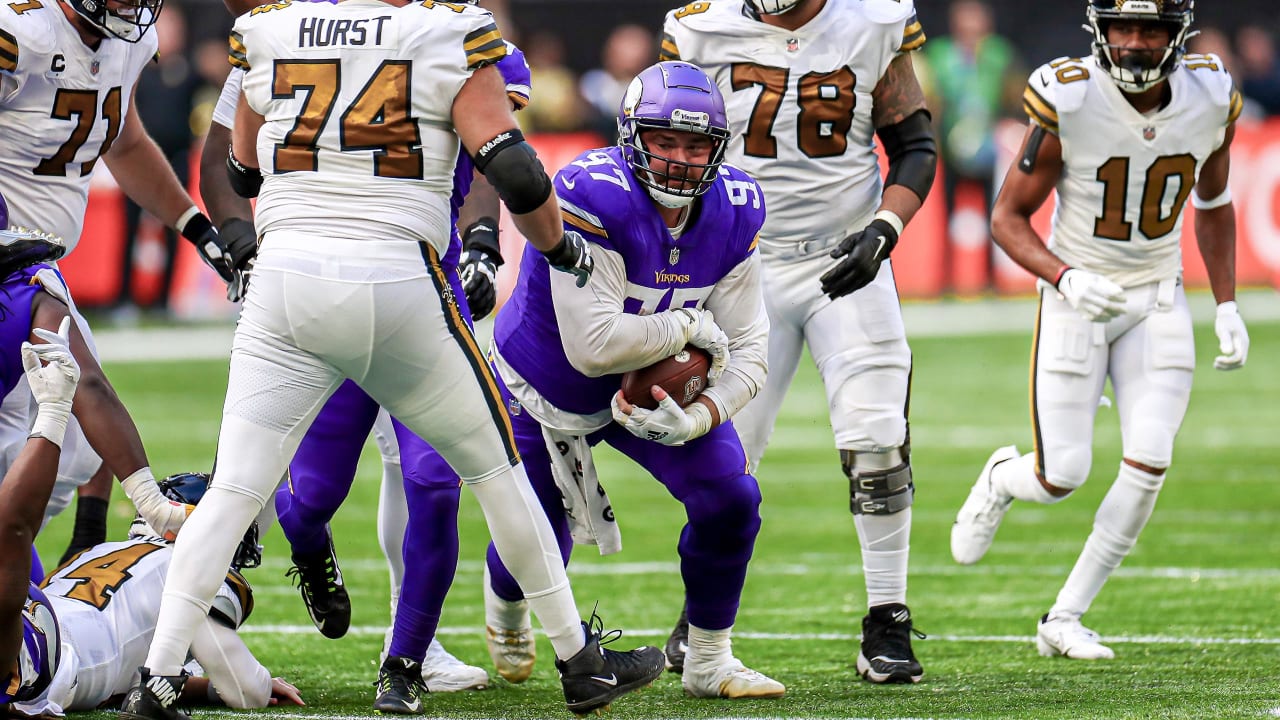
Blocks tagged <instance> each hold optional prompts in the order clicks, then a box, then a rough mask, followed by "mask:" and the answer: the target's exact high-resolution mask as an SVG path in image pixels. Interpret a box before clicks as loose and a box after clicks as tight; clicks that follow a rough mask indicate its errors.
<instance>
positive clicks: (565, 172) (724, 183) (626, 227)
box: [494, 147, 764, 415]
mask: <svg viewBox="0 0 1280 720" xmlns="http://www.w3.org/2000/svg"><path fill="white" fill-rule="evenodd" d="M555 188H556V193H557V194H558V196H559V197H560V206H561V214H562V216H563V217H564V220H565V229H569V230H577V231H578V232H581V233H582V234H583V236H584V237H586V238H587V239H588V240H590V241H591V242H593V243H595V244H596V245H598V246H599V247H600V248H602V249H604V250H608V251H612V252H615V253H618V254H619V255H621V256H622V259H623V263H624V265H625V267H626V274H627V288H626V298H625V300H624V301H623V307H622V311H623V312H625V313H629V314H633V315H648V314H652V313H658V312H664V311H666V310H671V309H674V308H678V307H702V306H703V304H704V303H705V302H706V300H707V298H708V297H709V296H710V295H711V293H712V291H713V290H714V289H715V286H716V283H717V282H719V281H720V280H721V279H723V278H724V277H725V276H726V275H728V274H729V273H730V272H731V271H732V270H733V269H734V268H736V267H737V266H738V265H739V264H740V263H741V262H742V261H743V260H745V259H746V258H747V257H748V256H750V255H751V253H753V252H755V243H756V236H757V234H758V233H759V231H760V226H761V225H762V224H763V222H764V202H763V195H762V194H761V193H760V188H759V186H757V185H756V184H755V182H754V181H752V180H751V179H750V178H748V177H747V176H746V175H745V174H744V173H742V172H741V171H738V170H736V169H733V168H725V169H723V170H721V173H720V178H719V180H718V181H717V182H716V184H715V185H713V186H712V188H711V189H710V190H709V191H708V192H707V193H706V194H705V195H703V196H702V197H701V198H700V199H699V200H698V202H697V203H696V205H695V206H694V207H695V211H694V212H695V216H694V217H693V218H692V220H691V221H690V222H689V224H687V225H686V227H685V231H684V233H683V234H682V235H681V236H680V238H679V239H678V240H677V239H674V238H672V237H671V233H670V232H669V231H668V230H667V226H666V223H665V222H664V221H663V219H662V216H661V215H659V213H658V211H657V208H656V207H655V205H654V202H653V200H651V199H650V198H649V195H648V193H647V192H646V191H645V189H644V188H643V187H642V186H641V185H640V184H639V183H637V182H636V180H635V177H634V176H633V175H632V173H631V169H630V168H629V166H628V165H627V163H626V161H625V160H624V159H623V157H622V150H621V149H620V148H617V147H613V148H605V149H600V150H592V151H588V152H586V153H583V154H582V155H579V156H578V158H576V159H575V160H574V161H573V162H572V163H570V164H569V165H567V166H565V168H564V169H562V170H561V171H560V172H559V173H557V174H556V182H555ZM550 272H551V271H550V266H548V265H547V262H546V260H545V259H543V258H542V255H541V254H540V253H538V252H536V251H535V250H532V249H531V248H526V249H525V253H524V257H523V258H522V260H521V264H520V276H519V280H518V282H517V284H516V288H515V290H514V292H513V293H512V296H511V300H510V301H508V303H507V304H506V305H505V306H504V307H503V309H502V310H501V311H500V312H499V313H498V318H497V323H496V325H495V328H494V339H495V341H496V342H497V344H498V348H499V350H500V351H501V352H502V356H503V358H505V359H506V361H507V362H508V363H509V364H510V365H511V366H512V368H513V369H515V370H516V372H518V373H520V375H521V377H523V378H524V379H525V380H526V381H528V382H529V383H530V385H532V386H533V388H534V389H535V390H537V391H538V393H540V394H541V395H542V396H543V397H545V398H547V400H549V401H550V402H551V404H553V405H555V406H556V407H558V408H560V409H561V410H565V411H568V412H572V413H578V414H583V415H586V414H591V413H596V412H599V411H601V410H604V409H606V408H608V407H609V401H610V398H611V397H612V396H613V393H614V392H615V391H617V389H618V387H619V384H620V381H621V377H620V376H619V375H606V376H603V377H597V378H589V377H587V376H585V375H583V374H581V373H579V372H578V371H576V370H574V369H573V367H572V366H571V365H570V364H569V361H568V358H567V357H566V356H565V353H564V348H563V346H562V345H561V343H560V328H559V327H558V326H557V322H556V316H555V308H554V307H553V305H552V298H551V285H550Z"/></svg>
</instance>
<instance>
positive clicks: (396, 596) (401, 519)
mask: <svg viewBox="0 0 1280 720" xmlns="http://www.w3.org/2000/svg"><path fill="white" fill-rule="evenodd" d="M408 526H409V508H408V506H407V505H406V504H405V499H404V475H403V474H402V473H401V470H400V463H398V462H388V461H387V459H386V458H385V457H384V458H383V459H382V488H381V490H380V491H379V494H378V545H379V546H380V547H381V548H382V555H383V557H385V558H386V559H387V569H388V570H389V571H390V573H391V621H392V622H393V623H394V622H395V619H396V606H397V605H398V604H399V602H400V585H401V583H403V582H404V531H405V528H406V527H408Z"/></svg>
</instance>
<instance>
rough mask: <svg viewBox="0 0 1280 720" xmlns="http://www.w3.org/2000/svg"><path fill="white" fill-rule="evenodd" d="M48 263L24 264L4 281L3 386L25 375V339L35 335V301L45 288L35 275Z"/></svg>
mask: <svg viewBox="0 0 1280 720" xmlns="http://www.w3.org/2000/svg"><path fill="white" fill-rule="evenodd" d="M47 267H49V266H48V265H32V266H31V267H27V268H23V269H22V270H19V271H17V272H15V273H14V274H12V275H10V276H9V277H7V278H5V279H4V281H3V282H0V390H3V391H4V394H5V395H8V394H9V391H10V390H12V389H13V388H14V387H15V386H16V385H17V384H18V381H19V380H21V379H22V373H23V368H22V343H23V342H24V341H26V340H27V339H29V338H30V337H31V305H32V303H34V302H35V297H36V295H37V294H38V293H41V292H43V288H42V287H41V286H40V283H39V282H38V281H36V280H35V275H36V273H37V272H39V271H40V270H43V269H45V268H47Z"/></svg>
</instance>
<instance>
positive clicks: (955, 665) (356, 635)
mask: <svg viewBox="0 0 1280 720" xmlns="http://www.w3.org/2000/svg"><path fill="white" fill-rule="evenodd" d="M1027 327H1028V328H1029V327H1030V319H1028V323H1027ZM908 330H909V331H910V326H909V327H908ZM1249 330H1250V332H1251V334H1252V339H1253V345H1252V349H1251V352H1250V362H1249V365H1248V367H1247V368H1246V369H1245V370H1243V371H1240V372H1236V373H1220V372H1215V371H1214V370H1213V369H1212V357H1213V355H1214V354H1215V352H1216V341H1215V340H1214V338H1213V332H1212V328H1211V327H1209V326H1198V327H1197V331H1196V335H1197V352H1198V354H1199V360H1200V362H1199V365H1200V370H1198V371H1197V373H1196V381H1195V383H1196V384H1195V389H1194V392H1193V396H1192V401H1191V409H1190V411H1189V413H1188V417H1187V420H1186V423H1185V424H1184V426H1183V428H1182V432H1181V435H1180V437H1179V440H1178V444H1177V448H1176V450H1175V460H1174V465H1173V468H1172V470H1171V471H1170V475H1169V479H1168V482H1166V484H1165V489H1164V492H1163V494H1162V497H1161V499H1160V502H1159V504H1158V506H1157V508H1156V512H1155V515H1154V517H1153V518H1152V520H1151V523H1150V524H1149V526H1148V527H1147V529H1146V532H1145V533H1144V535H1143V537H1142V539H1141V541H1140V542H1139V544H1138V547H1137V548H1136V550H1135V551H1134V553H1133V554H1132V555H1131V556H1130V557H1129V559H1128V560H1127V561H1126V563H1125V564H1124V566H1123V567H1122V568H1121V569H1120V571H1119V573H1118V574H1117V576H1115V577H1114V578H1113V579H1112V580H1111V582H1110V583H1109V584H1108V585H1107V587H1106V588H1105V589H1104V590H1103V592H1102V594H1101V596H1100V597H1099V598H1098V600H1097V602H1096V603H1095V604H1094V607H1093V609H1092V611H1091V612H1090V613H1089V615H1088V616H1087V618H1086V620H1087V623H1088V624H1089V625H1090V626H1091V627H1093V628H1094V629H1096V630H1098V631H1099V632H1101V633H1102V635H1103V636H1104V639H1105V640H1106V641H1107V642H1108V643H1109V644H1111V645H1112V647H1113V648H1114V649H1115V650H1116V654H1117V659H1116V660H1114V661H1110V662H1100V663H1082V662H1074V661H1067V660H1062V659H1055V658H1041V657H1039V656H1038V655H1037V654H1036V651H1035V647H1034V643H1033V635H1034V630H1035V621H1036V618H1037V617H1038V616H1039V615H1040V614H1041V613H1043V612H1045V611H1046V610H1047V609H1048V608H1049V606H1050V604H1052V602H1053V598H1054V597H1055V595H1056V594H1057V591H1058V588H1059V587H1060V585H1061V583H1062V581H1063V579H1064V578H1065V577H1066V574H1067V572H1068V571H1069V569H1070V567H1071V565H1072V563H1073V562H1074V560H1075V557H1076V554H1077V553H1078V552H1079V549H1080V547H1081V545H1082V543H1083V542H1084V539H1085V537H1086V536H1087V534H1088V532H1089V529H1090V526H1091V523H1092V518H1093V513H1094V510H1095V509H1096V507H1097V505H1098V502H1099V501H1100V499H1101V498H1102V496H1103V494H1104V493H1105V492H1106V490H1107V488H1108V487H1109V485H1110V482H1111V479H1112V478H1113V477H1114V473H1115V468H1116V465H1117V463H1118V462H1119V459H1120V439H1119V430H1118V423H1117V418H1116V413H1115V411H1114V410H1111V409H1105V408H1104V409H1102V410H1101V411H1100V412H1099V420H1098V423H1097V433H1096V435H1097V440H1096V443H1095V448H1096V452H1095V455H1094V464H1093V475H1092V478H1091V480H1090V482H1089V483H1088V484H1087V485H1086V486H1085V487H1084V488H1083V489H1082V490H1080V491H1079V492H1077V493H1076V494H1075V495H1074V496H1072V497H1071V498H1069V499H1067V500H1066V501H1064V502H1063V503H1061V504H1059V505H1056V506H1053V507H1039V506H1028V505H1016V506H1015V507H1014V509H1013V510H1012V511H1010V514H1009V516H1008V517H1007V519H1006V521H1005V523H1004V527H1003V528H1002V529H1001V531H1000V535H999V536H998V538H997V540H996V543H995V545H994V547H993V548H992V550H991V552H990V554H989V555H988V557H987V558H986V559H985V560H984V561H983V562H982V563H980V564H979V565H977V566H974V567H967V568H966V567H960V566H958V565H956V564H954V562H953V561H952V560H951V556H950V552H949V549H948V538H949V534H948V531H949V528H950V526H951V522H952V520H953V519H954V516H955V512H956V510H957V509H958V508H959V506H960V504H961V502H962V501H963V499H964V497H965V494H966V493H967V492H968V489H969V486H970V484H971V483H972V482H973V479H974V477H975V476H976V473H977V472H978V470H979V469H980V468H981V466H982V464H983V462H984V460H985V459H986V457H987V455H988V453H989V452H990V451H991V450H992V449H993V448H995V447H997V446H999V445H1004V444H1008V443H1010V442H1017V443H1018V444H1019V446H1020V447H1023V448H1027V447H1029V446H1030V439H1031V438H1030V426H1029V420H1028V410H1027V366H1028V350H1029V336H1028V335H1027V334H1026V333H1019V334H1001V335H990V336H973V337H947V338H918V339H914V340H913V342H912V346H913V348H914V351H915V363H916V364H915V374H914V388H913V394H912V409H911V421H912V422H911V431H912V441H913V451H914V452H913V464H914V469H915V478H916V487H917V494H916V498H917V500H916V504H915V507H914V513H915V525H914V534H913V543H912V550H913V552H912V557H911V576H910V590H909V602H910V604H911V607H912V610H913V612H914V615H915V620H916V624H917V627H918V628H919V629H921V630H923V631H925V632H927V633H928V634H929V638H928V639H927V640H921V641H917V642H916V644H915V648H916V653H917V655H918V656H919V657H920V659H921V661H922V662H923V664H924V666H925V671H926V674H925V678H924V681H923V682H921V683H920V684H919V685H916V686H911V687H904V686H894V687H879V686H873V685H871V684H868V683H866V682H863V681H861V680H859V679H858V678H857V676H856V674H855V671H854V668H853V664H854V658H855V657H856V655H857V639H858V632H859V620H860V618H861V616H862V615H863V613H864V612H865V599H864V592H863V585H862V578H861V574H860V561H859V554H858V548H857V541H856V537H855V535H854V532H853V522H852V520H851V516H850V515H849V511H848V486H847V482H846V480H845V478H844V477H843V475H842V473H841V471H840V466H839V462H838V459H837V456H836V453H835V451H834V450H833V449H832V447H831V431H830V429H829V427H828V423H827V419H826V417H827V416H826V403H825V399H824V394H823V391H822V388H821V386H820V384H819V383H818V381H817V377H816V373H815V372H814V371H813V369H812V367H811V366H806V367H802V369H801V373H800V375H799V377H798V378H797V380H796V383H795V386H794V387H793V389H792V393H791V396H790V398H789V401H788V403H787V405H786V406H785V408H784V412H783V416H782V418H781V420H780V422H779V427H778V429H777V432H776V433H775V436H774V440H773V444H772V446H771V448H770V453H769V455H768V457H767V458H766V460H765V464H764V465H763V467H762V468H761V471H760V474H759V476H760V482H761V486H762V488H763V491H764V496H765V502H764V505H763V508H762V513H763V516H764V528H763V530H762V533H761V535H760V538H759V542H758V544H757V547H756V554H755V558H754V560H753V563H752V566H751V570H750V574H749V576H748V580H747V588H746V593H745V596H744V597H743V601H742V611H741V613H740V615H739V617H738V624H737V626H736V642H735V650H736V653H737V655H738V656H739V657H740V658H742V659H743V660H744V661H746V662H747V663H748V664H749V665H750V666H752V667H754V668H756V669H759V670H761V671H763V672H765V673H767V674H769V675H771V676H773V677H775V678H777V679H778V680H780V681H782V682H784V683H785V684H786V685H787V696H786V697H785V698H783V699H781V700H773V701H754V702H730V701H707V700H692V699H688V698H686V697H685V696H684V694H683V692H682V690H681V687H680V683H679V679H678V677H677V676H675V675H671V674H667V675H664V676H663V677H662V678H660V679H659V680H658V681H657V682H656V683H654V685H653V686H652V687H651V688H649V689H647V690H645V691H643V692H641V693H639V694H636V695H630V696H627V697H624V698H623V699H621V700H620V701H618V702H617V703H616V704H615V705H614V707H613V709H612V711H611V713H610V717H615V718H710V717H787V718H809V717H812V718H817V717H824V718H827V717H830V718H907V717H911V718H922V717H934V718H960V717H965V718H1064V719H1067V720H1077V719H1081V718H1141V719H1143V720H1147V719H1150V718H1262V717H1276V716H1280V629H1277V628H1276V626H1275V625H1276V621H1277V620H1280V531H1278V530H1277V529H1276V526H1277V523H1278V521H1280V442H1278V441H1277V438H1278V437H1280V431H1278V430H1277V427H1280V361H1277V359H1276V358H1277V356H1278V355H1280V323H1275V322H1271V323H1265V322H1264V323H1253V324H1251V325H1250V327H1249ZM1028 332H1029V331H1028ZM107 371H108V374H109V375H110V376H111V378H112V380H113V382H114V383H115V385H116V387H117V389H118V390H119V392H120V394H121V396H122V397H123V398H124V400H125V402H126V403H127V404H128V406H129V408H130V409H131V411H132V412H133V415H134V417H135V418H136V419H137V422H138V424H139V427H140V429H141V431H142V435H143V438H144V439H145V441H146V443H147V447H148V450H149V452H150V454H151V458H152V463H153V466H154V467H155V468H156V471H157V473H158V474H166V473H170V472H176V471H180V470H191V469H207V467H208V465H209V464H210V461H211V458H212V455H213V450H214V442H215V440H216V435H217V429H218V418H219V413H220V408H221V401H222V395H223V389H224V385H225V380H226V363H225V361H203V362H192V361H188V362H174V363H139V364H132V363H131V364H109V365H108V367H107ZM598 463H599V466H600V472H601V477H602V478H603V479H604V480H605V482H606V485H607V487H608V489H609V492H610V495H611V497H612V498H613V501H614V507H615V509H616V510H617V512H618V518H619V522H620V524H621V526H622V528H623V537H624V542H625V550H624V551H623V552H622V553H621V554H619V555H615V556H611V557H609V558H601V557H599V556H598V555H596V554H595V551H594V549H593V548H580V549H579V551H578V554H577V556H576V557H575V560H574V562H573V564H572V565H571V566H570V575H571V577H572V578H573V580H574V587H575V592H576V596H577V599H578V603H579V606H580V608H581V609H582V611H583V612H584V613H590V611H591V607H592V604H593V603H594V602H595V601H597V600H598V601H599V602H600V612H601V614H602V616H603V617H604V619H605V622H606V626H607V627H622V628H625V629H626V635H625V637H624V638H623V639H622V640H621V641H620V643H619V644H620V645H622V646H624V647H630V646H632V645H634V644H641V643H647V644H658V645H660V644H661V643H662V642H663V641H664V640H665V638H666V635H667V632H668V631H669V629H670V626H671V624H672V622H673V621H674V619H675V617H676V615H677V613H678V612H679V610H680V604H681V586H680V577H679V574H678V570H677V562H676V561H677V558H676V554H675V544H676V539H677V533H678V529H679V527H680V525H681V523H682V515H681V512H680V509H679V507H678V505H677V504H676V503H675V501H673V500H672V499H671V498H670V497H668V496H667V495H666V494H665V492H664V491H663V490H662V488H661V487H660V486H659V485H658V484H657V483H656V482H655V481H653V480H652V479H650V478H647V477H645V476H644V475H643V474H642V473H641V472H639V471H638V469H637V468H635V467H633V466H631V465H630V464H629V463H628V462H626V461H624V460H623V459H621V458H620V457H619V456H617V455H616V454H613V453H612V452H611V451H605V452H602V453H600V456H599V460H598ZM378 472H379V470H378V464H377V462H376V457H375V453H374V452H372V451H371V450H370V449H367V450H366V455H365V462H363V463H362V466H361V473H360V477H359V478H358V480H357V485H356V489H355V491H354V492H353V493H352V496H351V498H350V499H349V500H348V502H347V504H346V505H345V506H344V507H343V509H342V511H341V513H340V514H339V516H338V517H337V518H336V520H335V522H334V535H335V538H336V542H337V546H338V551H339V556H340V558H341V560H342V566H343V570H344V575H345V577H346V581H347V585H348V587H349V589H350V591H351V594H352V601H353V605H354V618H353V629H352V632H351V633H350V634H349V635H348V636H347V637H346V638H343V639H342V640H338V641H330V640H326V639H325V638H323V637H322V636H321V635H320V634H319V633H318V632H316V631H315V630H314V629H313V628H312V627H311V624H310V621H309V620H308V618H307V616H306V613H305V611H304V610H303V607H302V603H301V601H300V600H299V598H298V596H297V592H296V590H294V589H293V588H292V587H291V586H290V585H289V583H288V582H287V581H286V580H285V578H284V571H285V569H286V568H287V567H288V565H289V561H288V550H287V547H286V545H285V544H284V542H283V539H282V538H281V536H280V535H279V531H278V529H276V530H273V532H272V533H271V534H270V535H269V536H268V537H267V539H266V541H265V544H266V546H267V549H266V561H265V562H264V565H263V567H262V568H260V569H258V570H254V571H251V572H250V573H249V574H248V577H249V580H250V581H251V582H252V583H253V584H254V586H255V588H256V595H257V599H258V602H257V606H256V610H255V612H254V615H253V617H252V618H251V619H250V621H249V626H248V627H247V628H246V629H245V632H246V633H247V639H248V642H249V645H250V647H252V648H253V650H254V651H255V653H256V654H257V655H258V657H259V658H260V659H261V660H262V661H263V662H264V663H265V664H266V665H267V666H268V667H269V668H271V669H272V671H273V673H274V674H277V675H282V676H285V677H287V678H289V679H290V680H292V681H294V682H295V683H296V684H297V685H298V687H299V688H300V689H301V691H302V693H303V696H304V698H305V699H306V700H307V702H308V703H309V705H308V707H306V708H300V709H289V710H272V711H268V714H270V715H274V716H276V717H279V718H298V717H302V716H306V717H312V716H315V717H338V718H352V717H366V716H369V715H372V714H374V713H373V711H372V710H371V709H370V706H371V703H372V700H373V688H372V687H371V684H372V682H373V680H374V679H375V677H376V672H377V667H376V664H377V657H378V652H379V650H380V646H381V643H382V633H383V629H384V625H385V623H386V621H387V618H388V610H387V598H388V589H387V579H386V578H387V575H386V571H385V567H384V565H383V561H382V559H381V554H380V551H379V549H378V545H377V539H376V536H375V529H374V518H375V513H376V503H377V500H376V498H377V483H378V478H377V474H378ZM115 497H116V502H115V503H114V505H113V517H112V530H113V532H114V533H117V534H121V535H122V534H123V533H124V531H125V527H126V525H127V522H128V519H129V517H130V516H131V514H132V509H131V507H130V506H129V504H128V501H127V500H125V499H124V498H123V496H122V493H119V492H117V493H116V496H115ZM463 497H464V500H463V509H462V518H461V525H462V532H463V546H462V548H463V549H462V558H461V566H460V568H459V572H458V576H457V582H456V583H455V585H454V588H453V590H452V592H451V594H450V596H449V600H448V602H447V604H446V607H445V613H444V620H443V622H442V627H441V635H440V637H441V639H442V640H443V641H444V643H445V644H446V646H447V647H448V648H450V649H451V650H452V651H453V652H454V653H455V654H456V655H458V656H459V657H461V658H463V659H464V660H467V661H469V662H471V663H473V664H479V665H482V666H485V667H487V666H488V656H487V654H486V652H485V649H484V641H483V627H482V625H483V612H482V601H481V595H480V577H481V575H480V572H481V560H482V558H483V551H484V546H485V543H486V542H487V538H488V536H487V531H486V529H485V527H484V523H483V520H482V518H481V515H480V512H479V509H478V507H477V505H476V504H475V502H474V501H473V500H472V499H471V498H470V496H469V495H468V493H466V492H464V493H463ZM71 517H72V513H67V514H64V516H62V517H60V518H58V520H57V521H55V523H54V524H52V525H51V526H50V528H49V529H48V530H47V531H46V533H45V534H44V535H42V536H41V541H40V549H41V552H42V556H43V557H44V558H45V560H46V562H50V561H52V559H53V558H55V557H56V556H57V555H58V554H59V553H60V551H61V549H62V548H63V547H64V546H65V542H66V538H67V536H68V534H69V527H70V520H71ZM551 658H552V653H551V649H550V645H549V644H548V643H546V642H545V639H541V640H540V644H539V660H538V666H537V669H536V670H535V674H534V677H533V678H532V679H531V680H530V681H529V682H527V683H525V684H524V685H520V686H513V685H509V684H507V683H506V682H504V681H502V680H500V679H498V678H497V676H496V674H494V678H495V679H494V682H493V684H492V686H491V687H490V689H488V690H486V691H483V692H478V693H466V694H454V695H433V696H430V697H429V698H428V699H427V714H428V715H429V716H439V717H450V718H454V717H456V718H543V717H569V715H568V713H567V712H566V711H565V709H564V705H563V698H562V696H561V695H560V687H559V682H558V680H557V678H556V674H555V671H554V669H553V667H552V663H551ZM195 714H196V715H197V718H200V717H215V716H220V715H224V714H227V713H222V712H219V711H215V710H201V709H197V710H195ZM102 717H103V718H106V717H107V716H106V715H105V714H104V715H102Z"/></svg>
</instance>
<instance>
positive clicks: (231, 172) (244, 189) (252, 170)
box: [227, 147, 262, 198]
mask: <svg viewBox="0 0 1280 720" xmlns="http://www.w3.org/2000/svg"><path fill="white" fill-rule="evenodd" d="M227 178H228V179H229V180H230V181H231V189H232V190H235V191H236V194H237V195H239V196H240V197H242V198H256V197H258V191H260V190H261V189H262V171H261V170H259V169H258V168H256V167H249V166H248V165H245V164H243V163H241V162H240V161H239V160H237V159H236V156H235V153H233V152H232V151H231V148H230V147H228V148H227Z"/></svg>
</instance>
